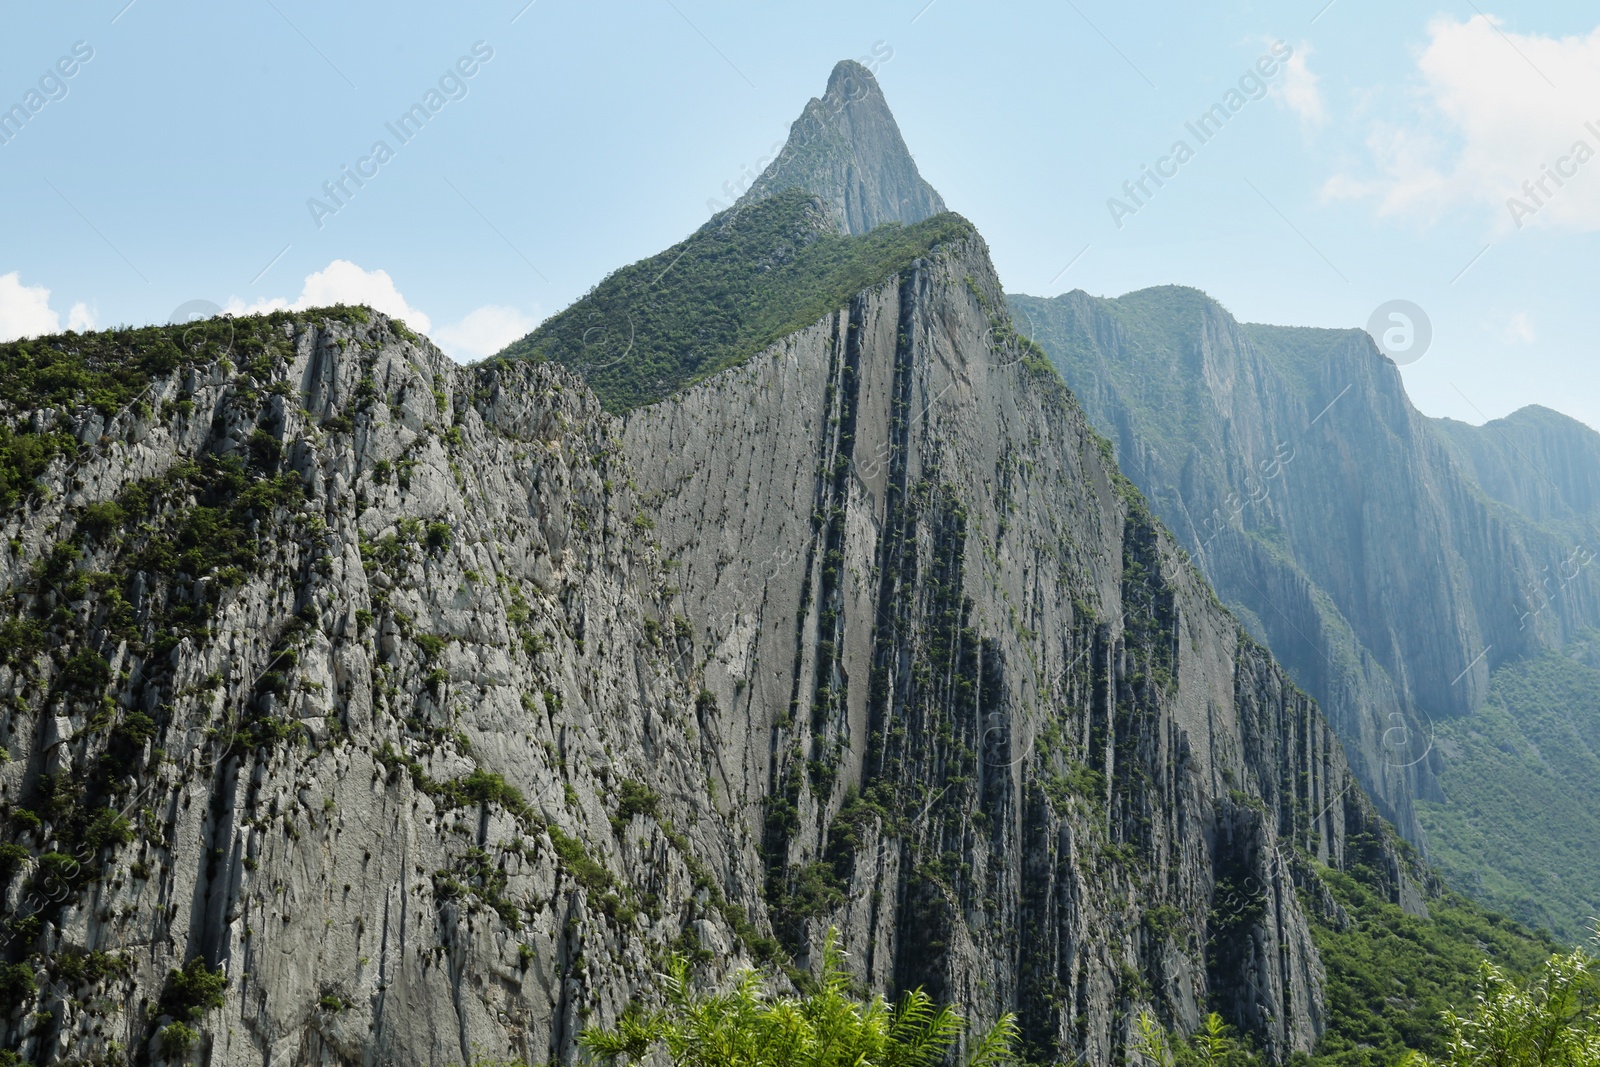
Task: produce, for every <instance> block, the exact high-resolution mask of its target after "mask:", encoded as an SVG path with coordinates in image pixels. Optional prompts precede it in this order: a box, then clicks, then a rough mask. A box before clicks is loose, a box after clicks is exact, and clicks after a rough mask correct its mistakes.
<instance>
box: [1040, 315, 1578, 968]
mask: <svg viewBox="0 0 1600 1067" xmlns="http://www.w3.org/2000/svg"><path fill="white" fill-rule="evenodd" d="M1008 300H1009V302H1010V304H1011V307H1012V310H1013V313H1014V314H1015V315H1016V318H1017V321H1018V328H1019V329H1023V330H1025V331H1027V332H1029V334H1030V336H1032V337H1033V338H1034V339H1035V340H1036V341H1038V343H1039V344H1040V345H1041V346H1042V347H1043V348H1044V349H1045V351H1047V352H1048V353H1049V354H1050V357H1051V359H1052V360H1053V361H1054V362H1055V364H1056V366H1057V367H1058V368H1059V369H1060V370H1061V373H1062V376H1063V377H1064V378H1065V379H1066V380H1067V383H1068V384H1069V385H1070V386H1071V387H1072V389H1073V391H1074V392H1075V393H1076V394H1077V396H1078V397H1079V399H1080V401H1081V402H1082V404H1083V406H1084V410H1085V412H1086V413H1087V414H1088V416H1089V419H1090V421H1091V422H1092V423H1093V424H1094V425H1095V427H1096V428H1097V429H1099V430H1100V431H1101V432H1102V433H1105V434H1106V435H1107V436H1108V437H1110V438H1111V440H1112V441H1113V442H1114V443H1115V445H1116V452H1117V460H1118V463H1119V465H1120V466H1121V468H1122V470H1123V471H1124V472H1125V473H1126V474H1127V475H1128V477H1129V478H1130V479H1132V480H1133V482H1134V483H1135V484H1136V485H1138V486H1139V488H1140V489H1141V491H1143V492H1144V494H1145V495H1146V497H1147V498H1148V499H1149V500H1150V502H1151V506H1152V508H1153V509H1154V511H1155V512H1156V514H1157V515H1159V516H1160V517H1161V519H1162V521H1163V522H1164V523H1165V524H1166V525H1167V527H1168V528H1169V529H1171V530H1172V531H1173V532H1174V534H1175V535H1176V536H1177V537H1178V539H1179V541H1180V543H1182V544H1183V545H1184V547H1185V548H1186V549H1187V550H1188V551H1189V552H1190V553H1191V554H1192V556H1193V558H1194V559H1195V561H1196V563H1197V564H1198V565H1199V566H1200V568H1201V569H1202V570H1203V571H1204V572H1205V574H1206V576H1207V578H1208V579H1209V580H1210V581H1211V583H1212V585H1213V586H1214V587H1215V588H1216V590H1217V592H1218V595H1219V596H1221V597H1222V598H1223V600H1224V601H1225V602H1226V603H1228V604H1229V606H1230V607H1231V608H1232V609H1233V610H1234V612H1235V613H1236V614H1237V615H1238V616H1239V617H1240V618H1241V619H1243V620H1245V622H1246V624H1247V625H1248V626H1249V628H1250V629H1251V632H1252V633H1254V634H1256V635H1257V636H1258V637H1259V638H1260V639H1261V640H1262V641H1263V642H1264V643H1265V644H1267V645H1268V646H1269V647H1270V648H1271V649H1272V650H1273V652H1274V654H1275V655H1276V656H1277V657H1278V659H1279V660H1280V661H1281V662H1282V663H1284V665H1285V666H1286V667H1287V668H1288V669H1289V672H1290V673H1291V674H1292V675H1293V676H1294V678H1295V680H1296V682H1297V683H1299V684H1300V685H1301V686H1303V687H1304V688H1305V689H1306V691H1307V692H1309V693H1310V694H1312V695H1313V696H1314V697H1316V698H1317V701H1318V703H1319V704H1321V706H1322V707H1323V709H1324V711H1325V712H1326V714H1327V715H1328V716H1329V719H1330V721H1332V722H1333V723H1334V726H1335V728H1336V729H1337V730H1338V732H1339V735H1340V737H1341V739H1342V740H1343V741H1344V743H1345V747H1346V751H1347V752H1349V754H1350V758H1351V763H1352V766H1353V767H1354V768H1355V769H1356V773H1357V774H1358V776H1359V777H1360V778H1361V780H1362V782H1363V784H1364V785H1365V786H1366V787H1367V788H1368V789H1369V790H1370V791H1371V793H1372V795H1373V797H1374V799H1375V800H1377V802H1378V803H1379V806H1380V808H1381V809H1382V810H1383V811H1384V813H1385V814H1386V815H1387V816H1388V817H1389V818H1390V819H1391V820H1393V821H1394V823H1395V824H1396V825H1397V826H1398V827H1399V828H1400V829H1401V830H1402V832H1404V833H1405V834H1406V836H1407V837H1409V838H1410V839H1411V840H1413V841H1415V842H1416V843H1418V844H1419V845H1422V846H1424V847H1425V848H1429V847H1430V846H1431V845H1433V844H1435V843H1436V844H1437V845H1438V847H1439V848H1440V849H1442V850H1443V851H1444V852H1445V853H1448V854H1451V855H1453V856H1455V857H1456V860H1455V862H1453V863H1452V864H1451V866H1450V868H1449V869H1450V871H1451V873H1452V874H1456V873H1459V872H1461V871H1463V870H1464V869H1466V867H1467V866H1470V861H1467V860H1466V859H1465V858H1464V857H1465V855H1466V852H1465V851H1464V848H1465V845H1466V842H1465V841H1464V840H1461V839H1459V834H1460V833H1461V832H1462V830H1461V825H1462V824H1460V823H1459V822H1458V820H1457V819H1455V818H1452V817H1447V816H1446V814H1445V813H1446V812H1448V811H1450V807H1451V805H1450V804H1449V803H1448V796H1447V792H1451V791H1450V790H1447V788H1446V784H1447V783H1449V782H1452V781H1453V782H1456V783H1462V785H1461V788H1463V789H1465V783H1466V782H1468V781H1471V780H1473V779H1474V778H1476V777H1477V776H1478V775H1479V774H1480V773H1481V772H1482V770H1483V768H1481V767H1478V766H1477V765H1476V764H1474V763H1470V762H1469V764H1468V765H1466V766H1462V765H1460V762H1459V761H1460V760H1461V759H1464V758H1466V757H1465V755H1464V753H1465V750H1463V749H1460V748H1454V749H1452V750H1446V749H1444V748H1442V747H1441V746H1440V745H1439V744H1438V743H1437V741H1438V738H1439V736H1440V734H1441V733H1442V732H1448V733H1451V734H1455V733H1458V732H1459V731H1461V730H1470V729H1471V726H1470V723H1468V722H1464V721H1458V720H1463V719H1465V717H1468V716H1471V715H1473V714H1474V713H1476V712H1477V711H1478V710H1479V709H1480V708H1482V707H1483V706H1484V702H1485V700H1486V699H1487V698H1488V695H1489V693H1490V692H1491V689H1492V688H1493V686H1492V681H1491V679H1492V677H1493V676H1494V674H1495V672H1496V671H1498V670H1500V669H1502V668H1506V667H1508V666H1509V665H1517V667H1518V669H1519V670H1523V669H1527V667H1526V665H1528V664H1534V663H1542V662H1547V660H1546V659H1545V657H1546V656H1547V654H1548V653H1550V652H1552V651H1554V650H1560V649H1563V648H1567V647H1569V646H1571V645H1572V644H1573V643H1574V642H1576V641H1578V640H1579V639H1580V638H1582V637H1583V635H1584V634H1585V633H1586V631H1588V630H1589V629H1590V628H1592V627H1594V626H1596V625H1597V624H1600V566H1594V565H1593V564H1594V563H1595V561H1596V560H1597V559H1600V434H1597V433H1595V432H1594V431H1593V430H1591V429H1589V428H1588V427H1587V426H1584V425H1583V424H1582V423H1579V422H1577V421H1576V420H1573V419H1569V418H1567V417H1565V416H1563V415H1559V414H1557V413H1556V412H1553V411H1550V410H1548V409H1546V408H1538V407H1530V408H1524V409H1522V410H1521V411H1518V412H1516V413H1514V414H1513V415H1511V416H1509V417H1507V418H1505V419H1499V420H1496V421H1494V422H1490V423H1488V424H1487V425H1484V426H1470V425H1467V424H1465V423H1461V422H1455V421H1452V420H1449V419H1430V418H1427V417H1425V416H1423V415H1422V414H1420V413H1419V412H1417V410H1416V409H1415V408H1414V407H1412V405H1411V403H1410V401H1409V400H1408V399H1407V397H1406V394H1405V390H1404V387H1403V385H1402V383H1401V379H1400V375H1399V372H1398V370H1397V369H1396V368H1395V366H1394V365H1393V364H1392V363H1391V362H1390V361H1389V360H1388V359H1387V358H1386V357H1384V356H1383V355H1382V354H1380V353H1379V351H1378V350H1377V348H1376V346H1375V345H1374V344H1373V342H1372V340H1371V339H1370V338H1369V337H1368V336H1367V335H1366V334H1365V333H1364V332H1362V331H1360V330H1342V331H1341V330H1316V329H1301V328H1292V327H1282V326H1262V325H1257V324H1251V323H1239V322H1236V321H1235V320H1234V319H1233V317H1232V316H1231V315H1229V314H1228V313H1227V311H1226V310H1225V309H1223V308H1222V306H1221V305H1219V304H1217V303H1216V302H1215V301H1214V300H1211V299H1210V298H1208V297H1206V296H1205V295H1204V294H1202V293H1200V292H1198V291H1196V290H1193V289H1182V288H1176V287H1166V288H1159V289H1148V290H1143V291H1141V292H1137V293H1130V294H1128V295H1127V296H1124V297H1121V298H1118V299H1115V300H1107V299H1099V298H1095V297H1091V296H1089V295H1088V294H1086V293H1082V292H1074V293H1068V294H1066V295H1064V296H1060V297H1056V298H1054V299H1049V300H1045V299H1040V298H1036V297H1028V296H1018V295H1012V296H1010V297H1008ZM1519 706H1520V705H1519ZM1541 714H1554V715H1556V716H1558V717H1559V718H1560V719H1561V720H1562V721H1564V722H1565V721H1570V722H1571V723H1572V724H1573V725H1574V728H1576V729H1579V730H1580V731H1584V730H1593V729H1594V728H1596V724H1597V723H1600V706H1597V705H1596V704H1595V703H1593V702H1590V703H1587V704H1583V705H1580V706H1574V707H1559V708H1558V707H1552V708H1546V709H1543V711H1542V712H1541ZM1450 751H1454V752H1455V753H1456V755H1455V756H1451V755H1450ZM1453 760H1454V761H1455V763H1454V764H1453V762H1452V761H1453ZM1442 783H1446V784H1442ZM1550 788H1553V789H1555V790H1556V791H1557V792H1559V793H1561V794H1562V795H1563V796H1565V797H1567V802H1566V803H1567V804H1568V805H1569V806H1570V805H1572V804H1578V803H1579V802H1580V801H1587V800H1590V799H1593V798H1594V797H1595V795H1596V794H1595V792H1594V786H1593V785H1592V783H1590V782H1589V781H1588V780H1587V779H1586V778H1585V776H1583V775H1569V776H1568V777H1566V778H1565V779H1561V780H1560V781H1554V780H1553V781H1552V782H1551V784H1550ZM1463 796H1465V793H1463ZM1418 801H1426V802H1429V804H1430V805H1431V807H1430V809H1429V810H1430V811H1432V812H1433V813H1434V814H1433V815H1431V816H1428V817H1419V813H1418V808H1417V802H1418ZM1580 806H1581V804H1580ZM1485 814H1486V815H1487V813H1485ZM1548 815H1549V813H1548V812H1547V811H1546V810H1544V808H1543V806H1542V805H1540V804H1524V805H1513V806H1503V807H1500V808H1497V809H1496V813H1495V814H1494V815H1493V816H1488V817H1487V821H1481V820H1480V821H1479V822H1478V823H1477V825H1478V831H1477V832H1478V833H1483V834H1489V835H1490V836H1491V837H1493V836H1496V835H1504V836H1508V837H1510V838H1513V839H1523V840H1537V841H1539V842H1554V841H1556V840H1560V839H1563V838H1565V837H1566V835H1565V833H1564V832H1562V831H1557V832H1554V833H1550V834H1545V833H1540V834H1537V835H1534V837H1533V838H1526V837H1525V832H1526V831H1527V830H1529V829H1530V828H1532V827H1533V826H1536V825H1539V824H1541V823H1542V822H1543V821H1544V820H1545V819H1546V818H1548ZM1496 819H1502V820H1504V822H1503V823H1502V824H1501V825H1498V826H1496V825H1494V822H1495V820H1496ZM1424 824H1426V825H1427V826H1428V827H1429V828H1431V830H1432V833H1431V834H1430V833H1427V832H1425V830H1424ZM1571 830H1572V833H1573V835H1574V838H1572V839H1569V840H1568V841H1567V846H1569V847H1570V849H1573V850H1576V853H1587V854H1590V855H1596V854H1600V838H1596V837H1592V836H1589V835H1590V834H1591V833H1592V831H1591V830H1586V829H1584V828H1583V824H1574V825H1573V826H1572V827H1571ZM1434 838H1438V840H1437V842H1435V841H1434ZM1529 847H1531V848H1533V849H1534V850H1535V853H1536V854H1534V855H1529V856H1526V857H1524V859H1523V860H1522V861H1520V862H1519V863H1518V865H1517V866H1518V869H1519V870H1520V871H1521V874H1519V875H1515V876H1510V875H1509V872H1505V871H1501V872H1496V871H1494V870H1491V869H1489V868H1487V867H1485V869H1483V870H1481V871H1480V872H1479V874H1481V875H1482V877H1481V878H1462V879H1461V881H1462V884H1465V885H1473V886H1487V885H1509V884H1511V883H1515V884H1517V885H1518V886H1520V888H1521V892H1520V893H1518V894H1517V898H1518V899H1517V901H1516V902H1514V901H1513V899H1512V897H1510V896H1506V895H1504V894H1499V893H1497V894H1491V895H1490V899H1492V900H1494V901H1495V902H1496V903H1498V904H1501V905H1503V906H1507V907H1510V908H1512V910H1514V911H1516V912H1517V913H1518V914H1519V915H1521V916H1522V917H1523V918H1525V919H1528V920H1530V921H1540V922H1545V923H1548V924H1550V925H1552V927H1553V928H1557V929H1560V930H1561V931H1562V932H1563V933H1564V934H1565V935H1566V936H1569V937H1573V938H1575V939H1577V938H1581V936H1582V935H1581V931H1582V929H1583V927H1584V925H1585V924H1584V920H1585V919H1586V918H1587V916H1588V915H1592V914H1595V913H1596V912H1600V882H1596V881H1594V880H1589V881H1588V882H1587V884H1586V885H1585V884H1582V880H1581V879H1580V878H1579V877H1578V875H1579V871H1578V869H1575V868H1573V867H1572V866H1571V855H1573V854H1576V853H1574V852H1570V851H1568V850H1567V849H1565V848H1564V849H1550V850H1546V849H1545V848H1544V847H1543V845H1541V844H1533V845H1530V846H1529ZM1480 855H1481V856H1482V859H1481V862H1483V863H1485V864H1488V863H1492V862H1493V860H1492V859H1491V858H1490V856H1489V855H1488V854H1480ZM1585 869H1587V867H1585ZM1534 872H1539V873H1540V875H1541V876H1542V877H1543V878H1544V879H1545V882H1546V883H1547V884H1546V885H1545V888H1546V889H1548V888H1549V886H1548V881H1549V879H1551V878H1554V879H1555V880H1556V882H1559V883H1563V884H1565V886H1566V888H1565V889H1564V891H1563V892H1562V893H1561V894H1560V899H1561V903H1560V904H1557V903H1556V902H1555V900H1554V899H1552V898H1551V897H1550V896H1549V895H1548V894H1547V893H1545V892H1541V893H1539V896H1540V897H1541V898H1542V899H1543V900H1544V904H1543V905H1542V906H1541V907H1540V908H1537V909H1534V908H1531V907H1530V905H1529V901H1530V900H1531V899H1532V893H1533V889H1534V885H1533V883H1532V882H1531V881H1529V879H1530V878H1531V877H1532V875H1533V873H1534ZM1508 876H1509V877H1510V883H1508V882H1506V880H1505V879H1506V878H1507V877H1508ZM1556 915H1560V921H1556V920H1555V916H1556Z"/></svg>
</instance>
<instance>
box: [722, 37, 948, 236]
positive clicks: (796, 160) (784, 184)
mask: <svg viewBox="0 0 1600 1067" xmlns="http://www.w3.org/2000/svg"><path fill="white" fill-rule="evenodd" d="M786 189H804V190H806V191H807V192H810V193H814V194H816V195H817V196H819V197H821V198H822V199H823V200H824V201H826V202H827V203H828V204H829V206H830V207H832V208H833V210H834V214H835V217H836V218H837V220H838V224H839V229H840V232H842V233H848V234H863V233H866V232H867V231H869V230H871V229H872V228H873V227H875V226H878V225H881V224H882V223H885V222H903V223H913V222H921V221H922V220H923V219H926V218H928V217H929V216H932V215H937V214H939V213H940V212H942V211H944V210H945V205H944V200H943V198H941V197H940V196H939V194H938V193H937V192H936V191H935V190H934V188H933V186H931V185H929V184H928V183H927V182H926V181H924V180H923V178H922V175H921V174H920V173H918V171H917V164H916V161H915V160H913V159H912V158H911V153H910V151H908V150H907V148H906V143H905V140H904V139H903V138H902V137H901V136H900V127H899V126H898V125H896V124H895V121H894V115H893V114H892V113H891V112H890V111H889V105H888V103H887V102H886V101H885V100H884V98H883V90H882V89H880V88H878V80H877V79H876V78H874V77H873V76H872V72H871V71H870V70H868V69H867V68H866V67H864V66H862V65H861V64H860V63H857V62H855V61H854V60H849V59H846V60H843V61H841V62H840V63H839V64H838V65H837V66H836V67H834V68H833V74H832V75H830V76H829V78H828V89H827V91H826V92H825V93H823V94H822V97H821V98H820V99H818V98H815V97H813V98H812V99H811V101H810V102H809V103H807V104H806V107H805V110H804V111H802V112H801V113H800V117H799V118H798V119H796V120H795V122H794V125H793V126H791V127H790V128H789V141H788V143H787V144H785V145H784V147H783V151H782V152H781V153H780V154H779V155H778V158H777V159H775V160H774V161H773V162H772V165H771V166H769V167H768V168H767V169H766V170H765V171H763V172H762V174H761V177H759V178H757V179H756V180H755V183H754V184H752V185H751V186H750V188H749V190H748V191H746V192H745V194H744V196H742V197H740V199H739V203H740V204H749V203H752V202H754V201H757V200H764V199H766V198H767V197H769V196H772V195H773V194H774V193H779V192H782V191H784V190H786Z"/></svg>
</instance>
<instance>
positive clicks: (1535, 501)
mask: <svg viewBox="0 0 1600 1067" xmlns="http://www.w3.org/2000/svg"><path fill="white" fill-rule="evenodd" d="M1430 422H1431V425H1432V426H1433V428H1434V429H1435V430H1436V431H1437V432H1438V434H1439V436H1440V437H1442V438H1443V439H1444V441H1445V443H1446V444H1447V445H1448V446H1449V447H1450V449H1451V451H1452V453H1453V454H1454V456H1455V458H1456V461H1457V463H1458V464H1460V465H1461V467H1462V468H1464V469H1465V470H1466V471H1467V472H1469V473H1470V474H1471V475H1472V477H1473V478H1474V479H1475V480H1476V481H1477V483H1478V485H1479V486H1480V487H1481V488H1482V489H1483V491H1484V492H1486V493H1488V494H1489V495H1490V496H1491V497H1493V498H1494V499H1495V500H1498V501H1500V502H1501V503H1502V504H1505V505H1507V506H1508V507H1511V508H1513V509H1515V510H1516V511H1517V512H1519V513H1521V514H1522V515H1525V516H1526V517H1528V518H1529V519H1532V520H1533V521H1534V522H1538V523H1543V524H1546V525H1552V524H1553V525H1555V526H1558V527H1561V528H1563V529H1564V530H1565V531H1567V532H1568V533H1569V534H1571V535H1574V536H1575V538H1577V539H1584V540H1586V541H1587V542H1588V543H1589V544H1591V545H1592V544H1593V543H1594V524H1595V523H1596V521H1597V520H1600V433H1596V432H1595V431H1594V430H1591V429H1590V428H1589V427H1587V426H1585V425H1584V424H1583V423H1581V422H1579V421H1578V420H1577V419H1572V418H1568V417H1567V416H1565V415H1563V414H1561V413H1560V412H1556V411H1551V410H1550V409H1549V408H1544V407H1539V406H1538V405H1536V404H1532V405H1529V406H1528V407H1525V408H1521V409H1519V410H1517V411H1514V412H1512V413H1511V414H1510V415H1507V416H1506V417H1505V418H1503V419H1493V420H1490V421H1489V422H1486V423H1484V424H1483V425H1482V426H1472V425H1469V424H1468V423H1464V422H1457V421H1456V420H1455V419H1433V420H1430ZM1585 534H1587V535H1588V537H1587V538H1585V536H1584V535H1585Z"/></svg>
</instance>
